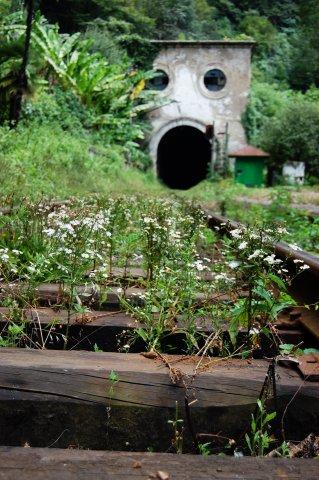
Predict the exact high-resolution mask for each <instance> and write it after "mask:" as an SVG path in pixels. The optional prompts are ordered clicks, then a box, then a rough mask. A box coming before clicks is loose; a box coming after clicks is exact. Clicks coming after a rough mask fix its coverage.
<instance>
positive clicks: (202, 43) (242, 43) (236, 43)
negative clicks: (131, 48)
mask: <svg viewBox="0 0 319 480" xmlns="http://www.w3.org/2000/svg"><path fill="white" fill-rule="evenodd" d="M151 43H154V44H157V45H163V46H167V47H176V46H178V47H212V46H214V45H219V46H225V47H229V46H230V47H253V46H254V45H255V44H256V42H254V41H252V40H249V41H248V40H151Z"/></svg>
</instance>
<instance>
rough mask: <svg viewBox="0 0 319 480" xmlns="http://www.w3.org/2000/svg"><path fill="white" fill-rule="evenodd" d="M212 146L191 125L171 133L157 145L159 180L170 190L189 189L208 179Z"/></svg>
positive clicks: (173, 130) (174, 129)
mask: <svg viewBox="0 0 319 480" xmlns="http://www.w3.org/2000/svg"><path fill="white" fill-rule="evenodd" d="M210 160H211V144H210V142H209V140H208V139H207V138H206V136H205V134H204V133H203V132H201V131H200V130H199V129H197V128H194V127H189V126H186V125H185V126H181V127H175V128H172V129H171V130H169V131H168V132H167V133H165V135H163V137H162V138H161V141H160V143H159V145H158V150H157V173H158V177H159V178H160V179H161V180H162V182H164V183H165V184H166V185H167V186H168V187H170V188H176V189H179V190H187V189H188V188H191V187H193V186H194V185H197V183H199V182H201V181H202V180H204V179H205V178H206V177H207V172H208V167H209V163H210Z"/></svg>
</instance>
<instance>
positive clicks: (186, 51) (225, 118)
mask: <svg viewBox="0 0 319 480" xmlns="http://www.w3.org/2000/svg"><path fill="white" fill-rule="evenodd" d="M154 68H155V69H159V70H164V71H165V72H166V73H167V75H168V77H169V84H168V86H167V87H166V89H165V90H163V91H161V92H159V93H158V94H159V95H161V96H164V97H167V98H168V99H169V100H170V101H171V103H170V104H168V105H164V106H162V107H161V108H159V109H157V110H155V111H154V112H152V113H151V114H150V121H151V124H152V126H153V133H152V137H151V140H150V152H151V156H152V158H153V160H154V163H156V155H157V147H158V144H159V142H160V140H161V138H162V136H163V135H164V134H165V133H166V132H167V131H168V130H170V129H171V128H174V127H175V126H180V125H190V126H194V127H197V128H199V129H200V130H202V131H203V132H205V130H206V125H211V124H213V123H214V126H215V134H216V135H221V134H222V133H223V132H225V126H226V123H228V129H229V130H228V131H229V135H230V138H229V148H230V149H232V150H233V149H237V148H240V147H243V146H245V145H246V143H247V142H246V138H245V133H244V129H243V127H242V125H241V114H242V113H243V111H244V110H245V107H246V104H247V100H248V95H249V90H250V74H251V44H250V43H243V42H242V43H240V42H238V43H231V42H229V43H227V42H219V43H209V42H200V43H197V44H196V43H195V42H193V43H191V44H185V43H183V42H179V43H176V44H174V43H167V44H163V46H162V49H161V51H160V53H159V54H158V56H157V58H156V59H155V61H154ZM215 68H217V69H220V70H222V71H223V72H224V74H225V75H226V79H227V82H226V85H225V87H224V88H223V89H222V90H220V91H209V90H208V89H207V88H206V86H205V84H204V75H205V73H206V72H207V71H208V70H211V69H215Z"/></svg>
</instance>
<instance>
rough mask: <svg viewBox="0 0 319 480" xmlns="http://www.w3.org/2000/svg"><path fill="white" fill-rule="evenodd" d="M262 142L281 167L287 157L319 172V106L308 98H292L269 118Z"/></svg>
mask: <svg viewBox="0 0 319 480" xmlns="http://www.w3.org/2000/svg"><path fill="white" fill-rule="evenodd" d="M261 146H262V147H263V148H265V150H267V151H268V152H269V153H270V154H271V163H272V164H273V165H274V166H276V168H277V167H279V166H281V165H283V163H285V162H286V161H298V162H305V164H306V168H307V173H308V174H310V175H318V169H319V106H318V104H312V103H310V102H308V101H304V100H303V101H302V100H299V101H296V102H289V104H288V105H287V106H286V107H284V108H283V109H282V111H280V112H279V113H278V114H277V115H276V116H275V117H273V118H272V119H271V120H269V121H268V122H266V124H265V126H264V128H263V130H262V132H261Z"/></svg>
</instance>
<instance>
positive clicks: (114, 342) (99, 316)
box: [0, 307, 304, 356]
mask: <svg viewBox="0 0 319 480" xmlns="http://www.w3.org/2000/svg"><path fill="white" fill-rule="evenodd" d="M22 316H23V319H24V320H25V321H27V322H29V323H28V324H27V326H26V333H27V334H28V335H29V337H31V339H32V340H33V341H34V342H38V343H39V342H40V345H41V346H42V343H41V339H42V338H43V335H42V336H41V332H40V326H41V330H42V333H44V337H45V338H46V335H48V337H47V338H46V341H45V346H46V348H54V349H60V348H61V345H62V338H61V335H62V334H65V333H66V325H67V322H68V312H67V311H66V310H57V309H54V308H48V307H38V308H29V309H25V310H23V312H22ZM10 319H11V311H10V309H9V308H5V307H0V334H1V331H2V330H3V329H5V328H6V326H7V324H8V322H9V321H10ZM154 321H156V314H155V315H154ZM69 322H70V325H71V327H70V330H69V335H68V339H69V340H68V349H74V348H76V349H80V350H93V346H94V345H95V344H96V345H97V346H98V347H99V348H100V349H102V350H104V351H112V352H117V351H118V350H119V347H120V346H123V345H124V344H125V342H126V339H127V334H130V335H132V333H133V330H134V329H136V328H139V327H143V324H141V323H140V322H138V321H137V320H136V319H134V318H133V317H132V316H130V315H128V314H126V313H125V312H121V311H101V310H98V311H94V310H91V311H88V312H86V313H84V314H76V313H72V314H71V316H70V319H69ZM194 323H195V325H196V328H197V331H198V332H200V333H204V334H206V335H209V334H211V333H212V332H213V331H216V326H215V324H214V322H213V319H212V318H209V317H198V318H195V319H194ZM172 325H173V326H176V327H177V329H183V328H184V329H185V328H187V326H188V322H187V320H186V323H185V320H184V319H183V316H182V315H178V316H177V317H176V319H174V320H173V321H172ZM278 325H279V327H280V330H279V331H278V336H279V338H280V339H281V341H282V342H284V343H294V344H300V343H302V342H303V340H304V334H303V332H302V331H301V330H299V329H297V328H294V329H292V328H291V327H292V326H293V323H292V322H290V321H289V315H286V314H285V315H284V314H283V315H280V316H279V318H278ZM219 329H220V331H221V335H225V334H227V331H228V324H227V322H224V323H223V324H221V325H219ZM49 332H50V335H49ZM177 333H178V335H177ZM241 334H242V335H245V334H246V332H245V330H244V329H242V331H241ZM120 338H121V339H122V341H121V345H120V344H119V339H120ZM185 340H186V338H185V334H184V333H181V331H178V330H177V331H176V330H175V332H174V333H172V335H170V336H169V337H167V338H165V340H163V345H162V347H163V348H165V345H170V346H174V352H175V353H183V352H185ZM199 342H200V340H199ZM262 345H263V348H264V350H265V351H266V353H267V356H269V355H272V354H274V353H275V350H274V348H275V347H274V346H272V344H271V342H269V340H267V339H266V338H264V339H263V341H262ZM143 350H145V344H144V342H143V341H142V340H141V339H139V340H138V341H136V342H135V343H134V346H133V347H132V348H131V350H130V351H131V352H140V351H143Z"/></svg>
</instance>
